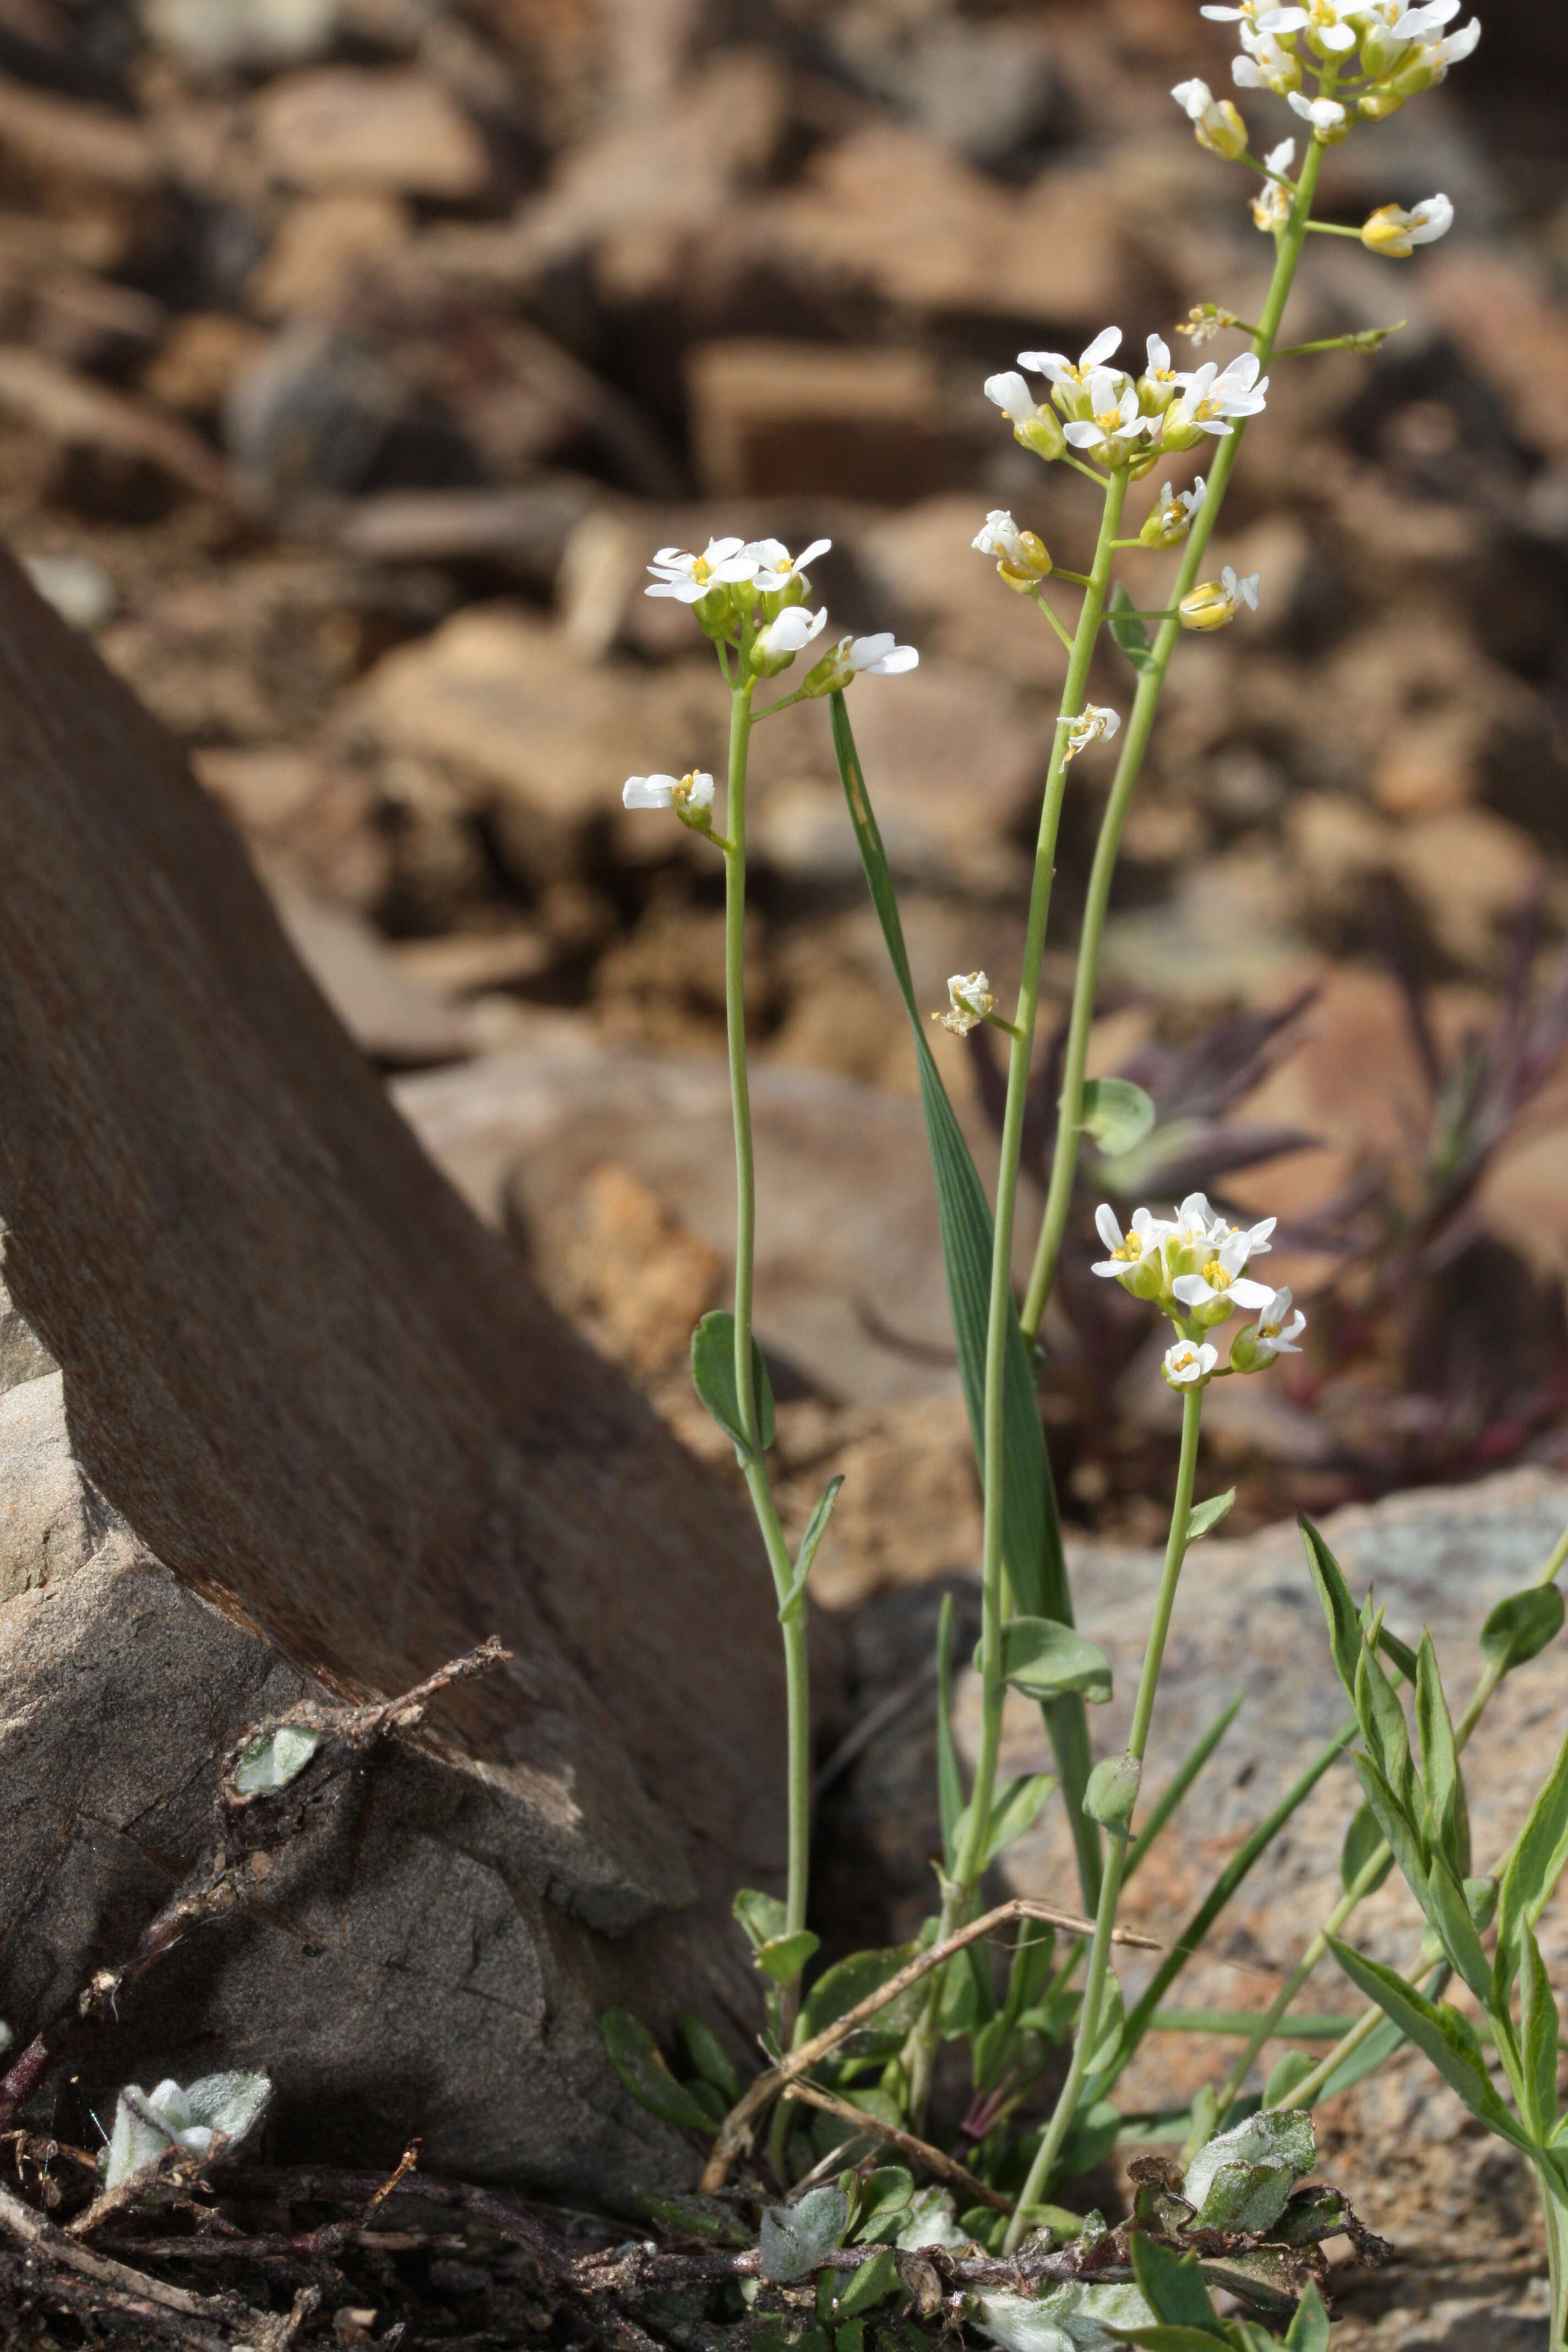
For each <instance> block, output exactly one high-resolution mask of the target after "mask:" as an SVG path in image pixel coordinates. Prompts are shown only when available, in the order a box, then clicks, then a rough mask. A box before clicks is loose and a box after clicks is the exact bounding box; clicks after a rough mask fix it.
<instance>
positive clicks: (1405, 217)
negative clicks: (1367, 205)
mask: <svg viewBox="0 0 1568 2352" xmlns="http://www.w3.org/2000/svg"><path fill="white" fill-rule="evenodd" d="M1453 226H1454V207H1453V205H1451V204H1450V203H1449V201H1448V199H1447V196H1426V197H1425V198H1424V199H1423V200H1422V202H1421V203H1420V204H1418V205H1412V206H1411V208H1410V210H1409V211H1408V212H1405V210H1404V209H1403V207H1402V206H1400V205H1379V206H1378V209H1377V210H1376V212H1374V213H1373V215H1372V217H1371V219H1370V220H1368V221H1366V222H1364V223H1363V226H1362V232H1361V241H1362V243H1363V245H1364V246H1365V247H1366V248H1367V250H1368V251H1369V252H1371V253H1381V254H1383V255H1384V256H1385V257H1387V258H1389V259H1391V260H1394V261H1404V260H1405V258H1406V257H1407V256H1408V255H1409V253H1410V252H1411V250H1412V248H1413V247H1415V246H1417V245H1435V244H1436V241H1437V239H1438V238H1439V237H1440V236H1447V234H1448V231H1449V230H1450V229H1451V228H1452V227H1453Z"/></svg>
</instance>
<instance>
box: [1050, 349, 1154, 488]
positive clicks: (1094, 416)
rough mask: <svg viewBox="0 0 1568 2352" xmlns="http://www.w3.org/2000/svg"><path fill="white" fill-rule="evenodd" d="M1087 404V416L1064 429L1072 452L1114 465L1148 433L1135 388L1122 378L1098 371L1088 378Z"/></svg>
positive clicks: (1108, 372) (1104, 369) (1147, 423)
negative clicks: (1077, 450) (1133, 444)
mask: <svg viewBox="0 0 1568 2352" xmlns="http://www.w3.org/2000/svg"><path fill="white" fill-rule="evenodd" d="M1166 356H1167V358H1168V357H1169V353H1167V354H1166ZM1089 411H1090V413H1089V415H1088V416H1079V417H1074V418H1073V420H1072V422H1071V423H1070V424H1069V425H1066V426H1065V427H1064V428H1063V429H1064V431H1065V432H1066V434H1067V437H1068V440H1069V441H1070V442H1071V443H1072V445H1073V447H1074V448H1075V449H1087V450H1088V451H1089V453H1090V454H1091V455H1092V456H1095V457H1099V458H1100V460H1101V461H1102V463H1104V464H1105V465H1108V466H1113V465H1117V464H1119V463H1121V461H1122V460H1123V458H1124V457H1126V456H1127V455H1128V453H1129V447H1130V445H1131V443H1133V442H1136V441H1139V440H1141V439H1142V436H1143V435H1144V433H1145V432H1146V431H1147V429H1148V425H1149V422H1150V420H1149V418H1148V417H1146V416H1144V415H1142V412H1141V410H1140V408H1139V406H1138V387H1137V385H1136V384H1134V383H1129V382H1128V381H1127V378H1126V377H1125V376H1124V375H1112V374H1111V373H1110V370H1109V369H1107V368H1101V369H1100V370H1099V371H1098V372H1097V373H1095V374H1093V375H1091V376H1090V377H1089Z"/></svg>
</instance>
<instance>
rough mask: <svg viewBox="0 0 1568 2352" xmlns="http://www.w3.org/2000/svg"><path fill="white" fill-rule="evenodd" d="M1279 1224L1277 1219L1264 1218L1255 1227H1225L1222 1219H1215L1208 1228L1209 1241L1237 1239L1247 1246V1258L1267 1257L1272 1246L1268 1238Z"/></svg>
mask: <svg viewBox="0 0 1568 2352" xmlns="http://www.w3.org/2000/svg"><path fill="white" fill-rule="evenodd" d="M1278 1223H1279V1218H1278V1217H1265V1218H1264V1219H1263V1220H1262V1222H1261V1223H1259V1224H1256V1225H1246V1226H1242V1225H1227V1224H1226V1221H1225V1219H1224V1218H1223V1217H1215V1220H1214V1223H1213V1224H1212V1225H1211V1226H1210V1228H1209V1239H1210V1240H1211V1241H1214V1242H1228V1241H1236V1240H1237V1239H1238V1238H1239V1239H1240V1240H1241V1241H1243V1242H1245V1243H1246V1244H1247V1256H1248V1258H1255V1257H1267V1256H1268V1253H1269V1251H1270V1250H1271V1249H1272V1248H1273V1246H1274V1244H1273V1243H1272V1242H1271V1241H1270V1240H1269V1238H1268V1236H1269V1234H1271V1233H1272V1232H1273V1231H1274V1228H1275V1226H1276V1225H1277V1224H1278Z"/></svg>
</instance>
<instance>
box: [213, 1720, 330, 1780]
mask: <svg viewBox="0 0 1568 2352" xmlns="http://www.w3.org/2000/svg"><path fill="white" fill-rule="evenodd" d="M320 1746H321V1733H320V1732H319V1731H314V1730H312V1729H311V1728H310V1727H309V1726H308V1725H306V1724H302V1723H283V1724H279V1727H278V1728H277V1730H276V1731H266V1732H263V1733H262V1735H261V1737H260V1738H259V1739H253V1740H252V1741H251V1743H250V1745H249V1747H248V1748H241V1750H240V1752H239V1756H238V1758H237V1760H236V1763H235V1767H234V1769H233V1771H232V1772H231V1773H230V1774H229V1779H230V1780H232V1782H233V1784H234V1787H235V1789H236V1790H237V1793H238V1794H239V1795H240V1796H242V1797H269V1796H272V1795H273V1794H274V1793H275V1792H276V1791H277V1790H279V1789H286V1788H287V1787H288V1786H289V1782H290V1781H291V1780H298V1779H299V1777H300V1773H301V1772H302V1771H303V1770H304V1769H305V1767H306V1765H307V1764H308V1763H309V1762H310V1759H311V1757H312V1756H313V1755H314V1754H315V1752H316V1750H317V1748H319V1747H320Z"/></svg>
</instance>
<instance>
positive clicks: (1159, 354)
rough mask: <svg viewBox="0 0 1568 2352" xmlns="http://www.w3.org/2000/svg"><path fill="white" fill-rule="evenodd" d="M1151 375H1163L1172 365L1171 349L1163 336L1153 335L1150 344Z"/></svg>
mask: <svg viewBox="0 0 1568 2352" xmlns="http://www.w3.org/2000/svg"><path fill="white" fill-rule="evenodd" d="M1148 350H1149V373H1150V374H1151V375H1161V374H1163V373H1164V371H1165V369H1166V368H1168V367H1169V366H1170V364H1171V347H1170V345H1169V343H1167V342H1166V341H1165V340H1164V337H1163V335H1151V336H1150V338H1149V343H1148Z"/></svg>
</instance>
